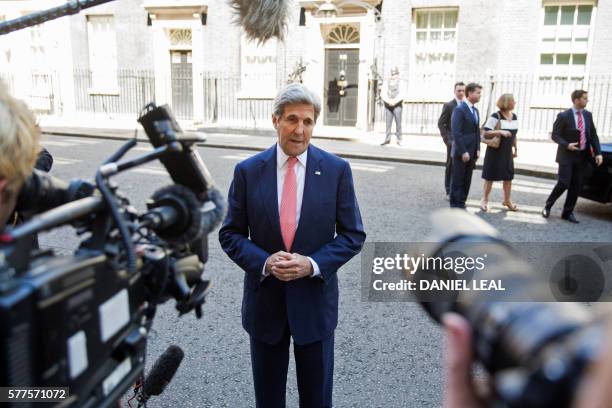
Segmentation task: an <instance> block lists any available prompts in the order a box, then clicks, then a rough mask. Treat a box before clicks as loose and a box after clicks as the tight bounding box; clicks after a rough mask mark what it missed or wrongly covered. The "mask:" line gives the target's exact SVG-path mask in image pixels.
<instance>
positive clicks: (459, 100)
mask: <svg viewBox="0 0 612 408" xmlns="http://www.w3.org/2000/svg"><path fill="white" fill-rule="evenodd" d="M464 100H465V99H457V98H455V101H456V102H457V106H459V105H461V102H463V101H464Z"/></svg>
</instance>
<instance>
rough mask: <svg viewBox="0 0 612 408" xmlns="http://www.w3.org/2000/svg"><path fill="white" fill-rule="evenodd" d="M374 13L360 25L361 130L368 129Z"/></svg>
mask: <svg viewBox="0 0 612 408" xmlns="http://www.w3.org/2000/svg"><path fill="white" fill-rule="evenodd" d="M375 35H376V34H375V21H374V13H373V12H372V11H368V13H367V14H366V15H365V16H364V17H363V18H362V19H361V22H360V25H359V88H358V92H357V124H356V125H355V127H356V128H357V129H360V130H364V131H365V130H367V128H368V77H369V72H370V66H371V65H372V63H373V60H374V58H373V52H374V40H375Z"/></svg>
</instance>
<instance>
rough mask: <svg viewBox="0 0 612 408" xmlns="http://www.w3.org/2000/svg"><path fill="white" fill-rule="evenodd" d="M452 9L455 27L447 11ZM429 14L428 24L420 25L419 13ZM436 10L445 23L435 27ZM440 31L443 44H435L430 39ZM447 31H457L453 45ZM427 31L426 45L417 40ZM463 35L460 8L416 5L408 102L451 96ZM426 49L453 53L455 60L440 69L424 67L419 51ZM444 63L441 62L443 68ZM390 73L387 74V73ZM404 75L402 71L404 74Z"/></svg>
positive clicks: (413, 18)
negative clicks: (449, 23)
mask: <svg viewBox="0 0 612 408" xmlns="http://www.w3.org/2000/svg"><path fill="white" fill-rule="evenodd" d="M448 12H454V13H455V26H454V27H452V28H451V27H446V26H445V17H444V14H445V13H448ZM420 13H427V15H428V17H427V27H426V28H418V25H417V23H418V15H419V14H420ZM432 13H441V14H442V26H441V27H440V28H432V27H431V15H432ZM436 31H440V43H439V44H435V43H432V42H431V41H430V40H429V38H430V33H431V32H436ZM447 32H449V33H450V32H452V33H454V39H453V41H452V44H450V42H447V41H445V40H444V35H445V33H447ZM420 33H425V35H426V37H427V40H426V41H425V43H424V44H423V45H421V43H420V42H418V41H417V38H418V34H420ZM458 36H459V7H418V8H417V7H415V8H413V10H412V27H411V44H412V45H411V47H410V68H409V77H408V92H407V93H406V95H407V99H406V100H407V101H409V102H422V101H431V102H433V101H436V102H439V101H446V100H447V99H448V89H450V88H452V86H453V84H454V83H455V71H456V67H457V43H458ZM422 52H426V54H428V55H431V54H440V55H443V54H450V55H452V63H450V64H447V65H448V66H447V67H445V68H440V69H439V70H437V71H432V70H428V69H425V70H424V69H422V68H420V67H419V66H418V65H417V54H419V53H422ZM443 65H444V64H440V67H442V66H443ZM385 74H386V73H385ZM400 76H401V73H400ZM433 83H435V84H437V85H438V86H437V89H433V88H432V87H431V85H432V84H433Z"/></svg>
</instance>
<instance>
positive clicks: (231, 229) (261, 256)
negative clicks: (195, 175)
mask: <svg viewBox="0 0 612 408" xmlns="http://www.w3.org/2000/svg"><path fill="white" fill-rule="evenodd" d="M227 201H228V208H227V215H226V217H225V221H224V222H223V225H222V226H221V229H220V230H219V243H220V244H221V247H222V248H223V251H225V253H226V254H227V255H228V256H229V257H230V259H231V260H232V261H234V262H235V263H236V264H237V265H238V266H239V267H241V268H242V269H243V270H244V271H245V272H246V273H247V274H249V275H251V276H252V277H254V278H256V279H257V280H259V279H260V277H261V273H262V267H263V266H264V264H265V262H266V259H268V257H269V256H270V254H269V253H268V252H266V251H264V250H263V249H262V248H260V247H258V246H257V245H255V244H254V243H253V241H251V240H250V239H249V220H248V214H247V200H246V183H245V178H244V174H243V170H242V168H241V167H240V165H239V164H238V165H237V166H236V168H235V169H234V179H233V180H232V184H231V185H230V189H229V194H228V200H227Z"/></svg>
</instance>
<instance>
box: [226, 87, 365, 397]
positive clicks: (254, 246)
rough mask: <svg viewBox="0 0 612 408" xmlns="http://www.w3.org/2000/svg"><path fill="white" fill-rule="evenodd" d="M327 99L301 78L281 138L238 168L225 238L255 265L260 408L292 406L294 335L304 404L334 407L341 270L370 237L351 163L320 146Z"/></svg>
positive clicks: (279, 110) (248, 318) (249, 326)
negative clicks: (315, 140) (316, 136)
mask: <svg viewBox="0 0 612 408" xmlns="http://www.w3.org/2000/svg"><path fill="white" fill-rule="evenodd" d="M320 111H321V103H320V101H319V98H318V97H317V96H316V95H314V94H313V93H312V92H311V91H310V90H308V89H307V88H306V87H304V86H303V85H301V84H292V85H289V86H287V87H286V88H285V89H283V90H282V91H281V92H280V93H279V94H278V95H277V97H276V100H275V101H274V114H273V117H272V123H273V124H274V127H275V128H276V131H277V133H278V142H277V143H276V144H275V145H274V146H272V147H271V148H269V149H268V150H266V151H264V152H262V153H259V154H257V155H255V156H253V157H251V158H249V159H247V160H245V161H243V162H241V163H238V165H236V168H235V170H234V179H233V181H232V184H231V186H230V190H229V199H228V202H229V205H228V213H227V217H226V219H225V222H224V223H223V226H222V227H221V230H220V231H219V241H220V243H221V246H222V248H223V250H224V251H225V252H226V253H227V254H228V256H229V257H230V258H231V259H232V260H233V261H234V262H235V263H236V264H237V265H238V266H240V267H241V268H242V269H243V270H244V271H245V276H244V292H243V299H242V325H243V327H244V329H245V330H246V331H247V332H248V333H249V335H250V343H251V363H252V368H253V379H254V386H255V398H256V401H257V406H258V407H265V408H269V407H284V406H285V390H286V383H287V367H288V364H289V343H290V338H291V337H292V338H293V343H294V346H293V347H294V355H295V363H296V371H297V382H298V391H299V396H300V406H301V407H331V406H332V378H333V363H334V357H333V355H334V354H333V353H334V329H335V328H336V325H337V322H338V276H337V271H338V269H339V268H340V267H341V266H342V265H344V264H345V263H346V262H347V261H349V260H350V259H351V258H352V257H353V256H355V255H356V254H357V253H359V252H360V251H361V248H362V246H363V243H364V241H365V237H366V234H365V232H364V229H363V224H362V221H361V214H360V212H359V206H358V204H357V198H356V197H355V189H354V187H353V178H352V174H351V168H350V165H349V164H348V162H346V161H345V160H343V159H340V158H338V157H336V156H334V155H332V154H330V153H327V152H325V151H323V150H321V149H319V148H317V147H315V146H313V145H310V144H309V143H310V137H311V135H312V131H313V128H314V126H315V123H316V120H317V117H318V115H319V112H320Z"/></svg>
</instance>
